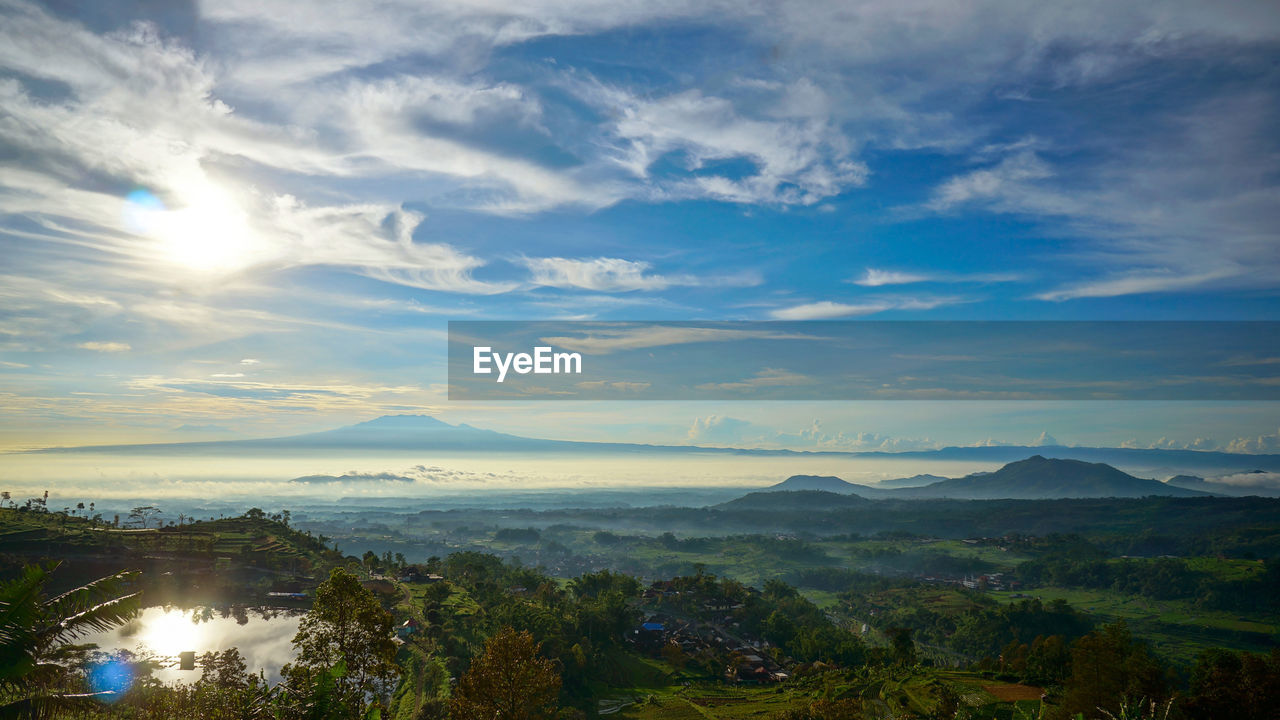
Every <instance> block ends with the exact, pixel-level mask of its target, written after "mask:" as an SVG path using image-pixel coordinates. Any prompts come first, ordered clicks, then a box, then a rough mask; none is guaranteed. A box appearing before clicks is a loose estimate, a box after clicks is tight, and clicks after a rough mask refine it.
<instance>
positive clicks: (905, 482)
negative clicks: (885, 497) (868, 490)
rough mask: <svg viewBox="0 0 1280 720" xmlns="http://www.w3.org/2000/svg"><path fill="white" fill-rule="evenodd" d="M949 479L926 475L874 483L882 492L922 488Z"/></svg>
mask: <svg viewBox="0 0 1280 720" xmlns="http://www.w3.org/2000/svg"><path fill="white" fill-rule="evenodd" d="M949 479H950V478H945V477H942V476H941V475H927V474H925V475H912V476H911V477H905V478H893V479H891V480H883V481H881V482H878V483H876V487H877V488H880V489H883V490H896V489H898V488H911V487H924V486H925V485H932V484H934V483H936V482H941V481H943V480H949Z"/></svg>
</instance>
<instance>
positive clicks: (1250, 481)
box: [1212, 472, 1280, 489]
mask: <svg viewBox="0 0 1280 720" xmlns="http://www.w3.org/2000/svg"><path fill="white" fill-rule="evenodd" d="M1212 482H1218V483H1223V484H1226V485H1231V486H1233V487H1238V488H1271V489H1275V488H1280V473H1275V472H1245V473H1236V474H1234V475H1223V476H1220V477H1215V478H1213V480H1212Z"/></svg>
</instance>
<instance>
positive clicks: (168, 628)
mask: <svg viewBox="0 0 1280 720" xmlns="http://www.w3.org/2000/svg"><path fill="white" fill-rule="evenodd" d="M301 619H302V614H301V613H300V612H299V611H296V610H281V609H275V608H244V607H234V608H210V607H199V608H192V609H185V610H184V609H179V608H162V607H151V608H146V609H144V610H143V611H142V612H141V613H139V615H138V617H137V619H135V620H134V621H133V622H130V623H128V624H127V625H123V626H121V627H118V628H115V629H113V630H110V631H108V632H104V633H94V634H91V635H88V636H86V637H85V638H84V639H83V640H82V641H81V642H86V643H96V644H97V645H98V648H99V649H100V650H102V651H103V652H108V653H111V652H115V651H117V650H129V651H131V652H134V653H137V654H139V655H141V656H148V655H150V656H156V657H157V658H158V659H159V660H160V661H161V663H162V665H163V667H162V668H161V669H160V670H157V671H156V672H155V674H154V677H156V678H157V679H158V680H161V681H164V682H170V681H173V680H183V681H191V680H195V679H196V678H198V677H199V676H200V671H199V670H198V669H197V670H195V671H190V670H179V669H178V663H177V660H178V655H179V653H183V652H195V654H196V656H197V657H199V656H200V655H202V654H204V653H206V652H216V651H219V650H225V649H227V648H238V649H239V650H240V655H241V656H243V657H244V661H245V665H246V666H247V667H248V669H249V672H252V673H255V674H256V673H258V672H259V671H261V672H263V673H264V674H265V675H266V677H267V680H268V681H270V682H272V683H275V682H278V681H279V680H280V668H281V666H283V665H284V664H285V663H287V662H289V661H290V660H292V659H293V647H292V642H293V636H294V635H295V634H297V632H298V623H299V621H301Z"/></svg>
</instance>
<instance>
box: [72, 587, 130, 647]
mask: <svg viewBox="0 0 1280 720" xmlns="http://www.w3.org/2000/svg"><path fill="white" fill-rule="evenodd" d="M139 597H140V594H139V593H130V594H128V595H124V596H121V597H117V598H112V599H110V600H107V601H105V602H100V603H98V604H97V605H94V606H92V607H90V608H87V609H85V610H82V611H81V612H78V613H76V614H74V615H70V616H67V617H64V618H63V619H62V620H60V621H59V622H58V623H57V625H56V626H55V627H54V629H53V632H52V633H51V635H52V638H53V639H56V640H57V641H58V642H63V641H66V640H70V639H73V638H77V637H80V636H81V635H83V634H85V633H88V632H101V631H104V630H110V629H111V628H113V627H116V626H117V625H123V624H124V623H127V622H129V621H130V620H132V619H133V618H134V617H135V616H136V615H137V614H138V599H139Z"/></svg>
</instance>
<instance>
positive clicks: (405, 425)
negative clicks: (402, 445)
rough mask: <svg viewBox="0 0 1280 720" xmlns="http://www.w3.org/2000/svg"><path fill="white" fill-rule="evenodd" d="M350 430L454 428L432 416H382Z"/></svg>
mask: <svg viewBox="0 0 1280 720" xmlns="http://www.w3.org/2000/svg"><path fill="white" fill-rule="evenodd" d="M349 427H351V428H367V429H371V430H376V429H385V430H413V429H427V428H431V429H438V428H442V427H454V426H453V425H450V424H449V423H447V422H445V421H443V420H441V419H440V418H437V417H436V416H434V415H383V416H381V417H376V418H374V419H372V420H366V421H364V422H361V423H356V424H355V425H350V426H349Z"/></svg>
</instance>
